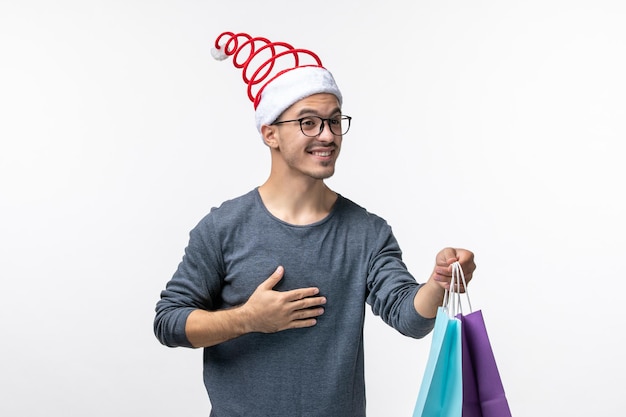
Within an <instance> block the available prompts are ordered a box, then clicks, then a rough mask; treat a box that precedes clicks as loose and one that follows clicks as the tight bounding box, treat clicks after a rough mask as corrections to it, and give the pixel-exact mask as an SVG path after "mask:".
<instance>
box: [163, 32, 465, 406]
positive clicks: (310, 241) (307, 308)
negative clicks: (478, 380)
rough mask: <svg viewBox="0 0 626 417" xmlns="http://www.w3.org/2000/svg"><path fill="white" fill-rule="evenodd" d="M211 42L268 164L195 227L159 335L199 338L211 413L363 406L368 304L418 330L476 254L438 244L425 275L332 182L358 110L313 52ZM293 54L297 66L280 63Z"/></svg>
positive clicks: (238, 37)
mask: <svg viewBox="0 0 626 417" xmlns="http://www.w3.org/2000/svg"><path fill="white" fill-rule="evenodd" d="M224 39H227V40H226V41H225V42H223V40H224ZM259 45H260V46H259ZM215 46H216V50H217V52H216V53H214V56H216V57H217V58H220V59H221V58H225V57H228V56H232V57H233V62H234V64H235V66H236V67H238V68H243V78H244V81H245V82H246V83H247V84H248V94H249V97H250V99H251V100H252V101H253V102H254V104H255V109H256V113H255V114H256V119H257V120H256V124H257V129H258V130H259V132H260V133H261V137H262V139H263V141H264V143H265V144H266V145H267V146H268V148H269V150H270V155H271V172H270V175H269V178H268V179H267V181H265V183H263V184H262V185H261V186H259V187H258V188H256V189H254V190H252V191H250V192H249V193H247V194H245V195H243V196H240V197H238V198H235V199H233V200H230V201H226V202H224V203H223V204H222V205H221V206H220V207H218V208H214V209H212V210H211V212H210V213H209V214H208V215H207V216H206V217H205V218H204V219H202V220H201V221H200V223H199V224H198V225H197V226H196V227H195V228H194V229H193V230H192V231H191V233H190V240H189V245H188V247H187V248H186V250H185V255H184V257H183V260H182V262H181V263H180V265H179V267H178V269H177V271H176V272H175V274H174V276H173V277H172V279H171V280H170V281H169V283H168V284H167V286H166V289H165V290H164V291H163V292H162V293H161V300H160V301H159V302H158V303H157V307H156V312H157V314H156V318H155V323H154V329H155V334H156V335H157V337H158V339H159V340H160V341H161V343H163V344H165V345H167V346H186V347H196V348H197V347H204V382H205V385H206V388H207V391H208V394H209V397H210V401H211V405H212V410H211V416H213V417H234V416H246V417H250V416H272V417H283V416H285V417H287V416H289V417H297V416H307V417H308V416H320V417H322V416H323V417H343V416H345V417H348V416H349V417H358V416H365V382H364V361H363V359H364V358H363V324H364V318H365V303H367V304H369V305H370V306H371V308H372V311H373V312H374V314H376V315H379V316H380V317H381V318H382V319H383V320H384V321H385V322H386V323H388V324H389V325H391V326H393V327H394V328H395V329H397V330H398V331H399V332H401V333H402V334H405V335H407V336H410V337H414V338H420V337H423V336H424V335H426V334H428V332H430V331H431V329H432V327H433V325H434V317H435V316H436V312H437V307H438V306H440V305H441V304H442V299H443V295H444V289H445V288H446V286H449V281H450V278H451V268H450V265H451V264H452V263H453V262H455V261H459V262H460V263H461V266H462V268H463V270H464V272H465V278H466V280H470V279H471V277H472V273H473V271H474V269H475V265H474V255H473V254H472V253H471V252H469V251H467V250H464V249H454V248H445V249H443V250H442V251H440V252H439V253H438V254H437V256H436V261H435V264H436V265H435V267H434V270H433V272H432V274H431V276H430V278H429V279H428V280H427V281H426V283H424V284H418V283H417V282H416V280H415V279H414V278H413V276H412V275H411V274H410V273H409V272H408V271H407V269H406V266H405V265H404V263H403V261H402V257H401V251H400V248H399V246H398V243H397V241H396V239H395V238H394V236H393V233H392V231H391V228H390V226H389V225H388V224H387V223H386V222H385V221H384V220H383V219H382V218H380V217H378V216H376V215H374V214H372V213H369V212H367V211H366V210H365V209H363V208H361V207H360V206H358V205H356V204H355V203H353V202H352V201H350V200H348V199H347V198H345V197H343V196H341V195H340V194H338V193H336V192H334V191H332V190H331V189H330V188H328V186H327V185H326V184H325V182H324V180H325V179H326V178H328V177H330V176H331V175H333V173H334V171H335V163H336V161H337V158H338V156H339V153H340V150H341V143H342V139H343V135H344V134H346V133H347V131H348V129H349V127H350V122H351V118H350V117H349V116H346V115H343V114H342V112H341V104H342V96H341V93H340V91H339V89H338V87H337V85H336V83H335V81H334V79H333V77H332V75H331V74H330V72H328V71H327V70H326V69H325V68H324V67H323V66H322V64H321V61H320V60H319V58H318V57H317V55H315V54H314V53H312V52H311V51H307V50H302V49H294V48H292V47H291V45H288V44H285V43H282V42H280V43H272V42H270V41H269V40H267V39H265V38H252V37H250V36H249V35H247V34H241V33H240V34H234V33H230V32H226V33H223V34H222V35H220V36H219V37H218V38H217V40H216V42H215ZM246 53H247V55H245V54H246ZM241 54H244V56H243V58H242V56H241ZM262 54H268V55H269V57H266V58H264V59H261V60H260V59H258V58H259V57H260V56H261V55H262ZM285 57H286V58H289V59H290V62H292V64H291V66H290V67H288V68H287V69H285V68H282V69H280V68H276V67H277V66H278V61H279V60H280V59H281V58H285ZM295 57H297V58H295ZM307 57H308V58H312V60H313V63H312V64H306V65H305V64H303V63H302V61H303V59H304V58H307ZM294 58H295V59H294ZM242 61H245V62H244V63H243V64H242V63H241V62H242ZM253 62H256V63H257V65H258V68H256V71H255V67H253V65H254V64H253ZM259 62H260V64H259ZM294 62H295V64H294ZM271 71H274V73H272V72H271ZM250 74H252V76H250ZM254 88H258V90H257V91H256V93H255V92H254V91H253V90H254Z"/></svg>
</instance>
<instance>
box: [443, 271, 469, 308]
mask: <svg viewBox="0 0 626 417" xmlns="http://www.w3.org/2000/svg"><path fill="white" fill-rule="evenodd" d="M461 284H462V285H463V288H464V289H465V297H466V298H467V305H468V307H469V310H470V313H472V312H473V311H474V310H473V309H472V302H471V301H470V298H469V293H468V291H467V282H466V281H465V274H464V273H463V268H461V264H460V263H459V262H458V261H457V262H455V263H453V264H452V278H451V279H450V289H449V290H448V289H446V290H445V293H444V295H443V305H442V306H443V308H444V309H445V310H446V311H447V312H448V317H450V318H452V317H454V316H456V315H457V314H463V305H462V303H461V294H462V293H461V292H460V289H461Z"/></svg>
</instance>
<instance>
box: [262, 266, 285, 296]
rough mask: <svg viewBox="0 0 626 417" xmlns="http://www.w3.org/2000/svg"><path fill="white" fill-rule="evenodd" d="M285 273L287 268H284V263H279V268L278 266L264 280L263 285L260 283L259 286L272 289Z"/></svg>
mask: <svg viewBox="0 0 626 417" xmlns="http://www.w3.org/2000/svg"><path fill="white" fill-rule="evenodd" d="M284 274H285V268H283V267H282V265H279V266H278V268H276V270H275V271H274V272H273V273H272V275H270V276H269V277H268V278H267V279H266V280H265V281H263V282H262V283H261V285H259V287H261V288H263V289H266V290H271V289H272V288H274V287H275V286H276V284H278V282H279V281H280V280H281V279H283V275H284Z"/></svg>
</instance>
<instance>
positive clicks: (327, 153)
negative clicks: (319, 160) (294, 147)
mask: <svg viewBox="0 0 626 417" xmlns="http://www.w3.org/2000/svg"><path fill="white" fill-rule="evenodd" d="M311 153H312V154H313V155H316V156H330V151H324V152H311Z"/></svg>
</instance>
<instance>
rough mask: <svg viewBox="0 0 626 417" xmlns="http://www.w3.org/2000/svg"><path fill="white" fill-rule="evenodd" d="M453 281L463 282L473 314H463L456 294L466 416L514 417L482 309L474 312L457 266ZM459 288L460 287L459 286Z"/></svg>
mask: <svg viewBox="0 0 626 417" xmlns="http://www.w3.org/2000/svg"><path fill="white" fill-rule="evenodd" d="M452 282H453V283H454V282H462V283H463V286H464V287H465V296H466V299H467V302H468V305H469V309H470V312H469V313H468V314H463V311H462V310H463V309H462V306H461V302H460V293H459V292H457V293H455V295H456V298H453V300H454V301H456V303H457V305H456V310H457V311H458V312H459V313H458V314H457V315H456V318H457V319H459V320H460V323H461V353H462V364H463V365H462V368H463V417H511V410H510V409H509V404H508V401H507V399H506V395H505V393H504V387H503V385H502V380H501V378H500V373H499V372H498V366H497V364H496V360H495V357H494V354H493V349H492V348H491V342H490V341H489V336H488V334H487V327H486V326H485V321H484V318H483V314H482V311H481V310H476V311H472V307H471V302H470V300H469V294H468V292H467V287H466V282H465V276H464V275H463V270H462V269H461V267H460V265H459V264H458V262H457V263H455V264H453V268H452ZM455 288H456V287H455Z"/></svg>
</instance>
